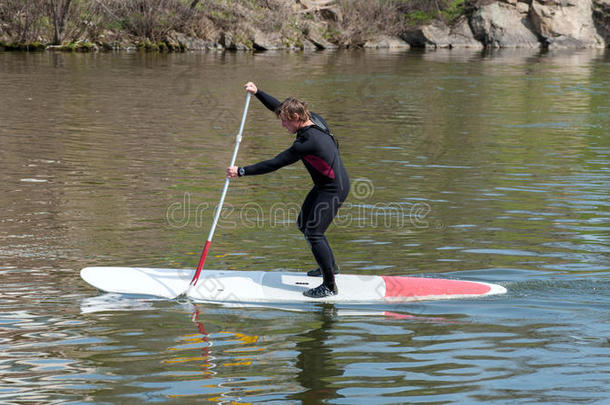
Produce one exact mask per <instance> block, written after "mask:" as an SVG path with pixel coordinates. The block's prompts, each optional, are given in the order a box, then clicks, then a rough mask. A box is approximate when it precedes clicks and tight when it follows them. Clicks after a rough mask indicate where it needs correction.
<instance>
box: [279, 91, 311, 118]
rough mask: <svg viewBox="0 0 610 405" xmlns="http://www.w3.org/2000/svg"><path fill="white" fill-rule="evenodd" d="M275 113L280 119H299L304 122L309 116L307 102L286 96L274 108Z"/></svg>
mask: <svg viewBox="0 0 610 405" xmlns="http://www.w3.org/2000/svg"><path fill="white" fill-rule="evenodd" d="M275 114H276V115H277V116H278V118H279V119H281V120H288V121H291V120H295V119H296V120H299V121H301V122H305V121H307V120H309V119H310V118H311V114H310V113H309V110H308V109H307V103H306V102H304V101H301V100H299V99H297V98H294V97H288V98H287V99H286V100H284V102H283V103H282V104H280V105H279V106H278V107H277V108H276V109H275Z"/></svg>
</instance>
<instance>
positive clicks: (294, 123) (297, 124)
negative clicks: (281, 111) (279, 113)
mask: <svg viewBox="0 0 610 405" xmlns="http://www.w3.org/2000/svg"><path fill="white" fill-rule="evenodd" d="M281 120H282V126H283V127H284V128H286V129H287V130H288V132H290V133H291V134H294V133H296V132H297V130H298V129H299V128H301V123H302V121H301V120H299V118H298V116H297V118H295V119H292V120H289V119H285V118H282V119H281Z"/></svg>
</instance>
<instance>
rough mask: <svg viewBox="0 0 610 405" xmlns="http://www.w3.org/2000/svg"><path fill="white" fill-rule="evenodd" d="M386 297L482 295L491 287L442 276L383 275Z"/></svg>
mask: <svg viewBox="0 0 610 405" xmlns="http://www.w3.org/2000/svg"><path fill="white" fill-rule="evenodd" d="M381 278H383V281H385V296H386V297H425V296H428V295H481V294H485V293H488V292H489V291H490V290H491V287H490V286H488V285H485V284H481V283H475V282H472V281H461V280H445V279H440V278H418V277H400V276H381Z"/></svg>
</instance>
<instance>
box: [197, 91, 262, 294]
mask: <svg viewBox="0 0 610 405" xmlns="http://www.w3.org/2000/svg"><path fill="white" fill-rule="evenodd" d="M251 96H252V95H251V94H250V92H248V93H246V105H245V106H244V113H243V115H242V117H241V124H240V125H239V132H238V133H237V136H236V137H235V148H234V149H233V157H232V158H231V164H230V165H229V166H235V159H236V158H237V151H238V150H239V144H240V143H241V138H242V133H243V132H244V125H245V124H246V115H247V114H248V106H249V105H250V97H251ZM230 182H231V181H230V180H229V178H228V177H227V178H226V179H225V185H224V187H223V188H222V195H221V196H220V202H219V203H218V207H217V208H216V212H215V213H214V221H213V222H212V228H211V229H210V234H209V235H208V240H207V241H206V242H205V245H204V246H203V251H202V252H201V257H200V258H199V264H198V265H197V271H195V275H194V276H193V279H192V280H191V286H194V285H195V284H197V281H198V280H199V275H200V274H201V270H202V269H203V265H204V264H205V259H206V257H207V256H208V251H209V250H210V245H211V244H212V237H214V231H215V230H216V225H217V224H218V219H219V218H220V212H221V211H222V206H223V204H224V202H225V196H226V195H227V190H228V189H229V183H230Z"/></svg>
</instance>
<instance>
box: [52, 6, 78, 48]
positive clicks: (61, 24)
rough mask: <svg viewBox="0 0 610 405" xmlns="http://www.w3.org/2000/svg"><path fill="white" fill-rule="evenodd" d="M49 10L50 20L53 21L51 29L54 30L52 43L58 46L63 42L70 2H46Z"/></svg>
mask: <svg viewBox="0 0 610 405" xmlns="http://www.w3.org/2000/svg"><path fill="white" fill-rule="evenodd" d="M48 1H49V8H50V11H51V18H52V20H53V27H54V28H55V31H54V34H53V43H54V44H55V45H60V44H61V43H62V42H63V40H64V35H65V34H66V21H67V20H68V12H69V11H70V4H71V3H72V0H48Z"/></svg>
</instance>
